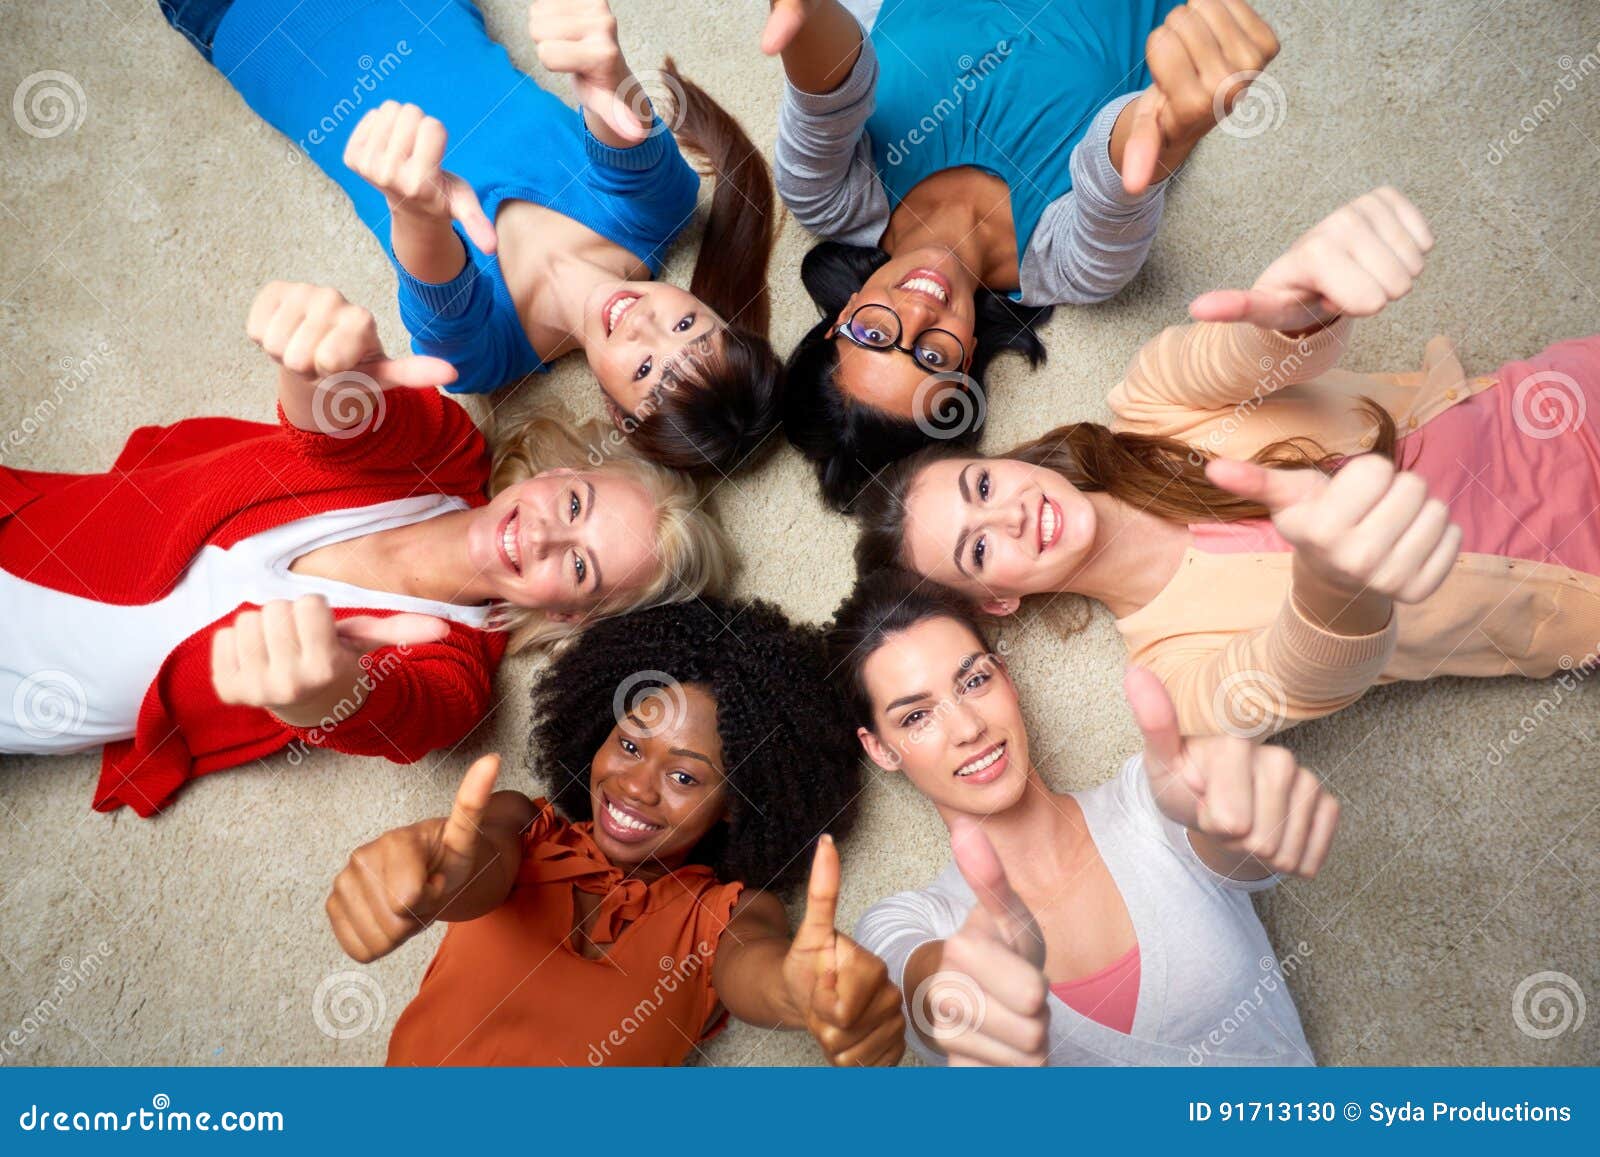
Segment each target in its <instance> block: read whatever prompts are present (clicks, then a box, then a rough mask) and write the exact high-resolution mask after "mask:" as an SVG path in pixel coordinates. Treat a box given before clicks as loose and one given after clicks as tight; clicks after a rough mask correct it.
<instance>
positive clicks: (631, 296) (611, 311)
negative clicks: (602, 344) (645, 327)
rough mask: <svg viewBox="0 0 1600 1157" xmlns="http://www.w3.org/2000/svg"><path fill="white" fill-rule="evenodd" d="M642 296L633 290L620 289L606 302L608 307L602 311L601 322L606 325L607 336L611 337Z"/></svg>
mask: <svg viewBox="0 0 1600 1157" xmlns="http://www.w3.org/2000/svg"><path fill="white" fill-rule="evenodd" d="M641 296H642V295H641V294H637V293H635V292H633V290H631V289H619V290H617V292H615V293H613V294H612V295H611V297H610V299H609V300H608V301H607V302H606V307H605V309H604V310H602V311H601V314H600V316H601V320H602V321H603V322H604V323H605V327H606V336H607V337H610V336H611V334H612V332H613V331H614V330H615V329H616V328H617V323H618V322H619V321H621V320H622V315H623V314H625V313H627V312H628V311H629V310H630V309H632V308H633V307H634V304H635V303H636V302H637V301H638V300H639V298H640V297H641Z"/></svg>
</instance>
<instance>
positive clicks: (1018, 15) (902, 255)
mask: <svg viewBox="0 0 1600 1157" xmlns="http://www.w3.org/2000/svg"><path fill="white" fill-rule="evenodd" d="M1152 29H1153V31H1152ZM762 48H763V50H764V51H766V52H768V53H775V52H781V54H782V57H783V65H784V72H785V74H786V76H787V85H786V87H785V92H784V99H783V104H782V107H781V111H780V113H779V120H778V147H777V163H776V169H777V180H778V191H779V193H780V195H781V196H782V197H783V199H784V202H785V203H786V204H787V205H788V206H789V208H790V209H791V210H792V211H793V212H794V214H795V216H796V217H798V218H799V219H800V221H801V223H802V224H804V225H805V226H806V227H807V228H808V229H810V230H811V231H812V232H813V233H816V234H818V235H819V236H820V237H822V238H824V239H825V240H823V241H822V242H821V243H819V244H818V245H817V246H816V247H815V248H813V249H812V250H811V252H810V253H808V254H807V255H806V258H805V262H804V264H803V265H802V267H801V278H802V280H803V281H804V283H805V286H806V290H807V291H808V292H809V293H810V294H811V297H812V299H813V300H814V301H815V302H816V303H817V306H818V308H819V310H820V311H821V313H822V320H821V321H819V322H818V323H817V325H816V326H814V327H813V328H812V329H811V331H810V332H809V333H807V334H806V336H805V337H804V338H803V339H802V340H801V342H800V344H799V346H798V347H797V348H796V350H795V351H794V353H793V354H792V355H791V357H790V359H789V363H788V373H789V385H788V387H787V389H786V393H785V400H784V410H785V412H784V429H785V432H786V433H787V434H788V436H789V440H790V441H791V442H793V443H794V445H795V446H796V447H797V448H798V449H799V450H800V451H801V452H802V453H804V454H805V455H806V456H807V457H808V458H810V459H811V460H812V462H813V463H814V464H815V466H816V470H817V476H818V479H819V481H820V482H821V485H822V490H823V494H824V497H825V498H826V499H827V501H828V502H829V503H830V504H831V505H832V506H834V507H836V508H838V509H849V508H850V506H851V504H852V503H853V502H854V500H855V498H856V497H857V495H858V494H859V493H860V491H861V488H862V486H863V485H864V484H865V483H866V481H867V479H868V478H869V477H870V476H871V475H872V474H874V473H876V472H877V471H878V470H880V469H881V468H882V467H884V466H885V465H887V464H888V463H890V462H892V461H894V460H895V459H897V458H901V457H904V456H905V455H906V454H909V453H910V452H912V451H913V450H915V449H918V448H919V447H920V446H922V445H924V444H926V442H927V441H928V440H929V439H930V438H935V439H938V440H953V441H956V442H958V443H961V444H972V443H973V442H975V441H976V439H977V436H978V433H979V430H980V429H981V427H982V425H983V419H984V410H985V399H984V397H983V393H982V386H983V379H984V371H985V369H986V368H987V366H988V363H989V360H990V359H991V358H993V357H994V356H995V355H996V354H999V353H1001V352H1003V351H1006V350H1013V351H1016V352H1018V353H1021V354H1023V355H1024V356H1026V357H1027V358H1028V360H1029V361H1030V362H1031V363H1032V364H1034V365H1037V364H1039V362H1041V361H1042V360H1043V359H1044V346H1043V345H1042V344H1041V342H1040V341H1039V338H1038V336H1037V334H1036V333H1035V327H1036V326H1037V325H1038V324H1039V323H1040V322H1042V321H1043V320H1044V319H1045V318H1046V317H1047V316H1048V315H1049V311H1050V307H1051V306H1053V305H1055V304H1057V303H1062V302H1067V303H1074V304H1080V303H1089V302H1098V301H1103V300H1105V299H1106V298H1109V297H1111V296H1112V295H1113V294H1115V293H1116V292H1117V291H1118V290H1119V289H1121V288H1122V287H1123V286H1124V285H1126V284H1127V283H1128V281H1129V280H1130V279H1131V278H1132V277H1133V275H1134V274H1135V273H1137V272H1138V270H1139V267H1140V266H1141V265H1142V264H1143V263H1144V259H1145V256H1146V254H1147V253H1148V252H1149V249H1150V244H1151V242H1152V240H1153V239H1154V236H1155V231H1156V227H1157V225H1158V224H1159V222H1160V219H1161V211H1162V203H1163V198H1164V191H1165V186H1166V179H1167V177H1168V176H1170V175H1171V173H1172V172H1173V171H1174V170H1175V169H1176V168H1177V167H1178V165H1179V164H1181V163H1182V162H1183V160H1184V158H1185V157H1187V156H1188V154H1189V152H1190V150H1192V149H1193V148H1194V146H1195V144H1196V143H1197V142H1198V141H1199V140H1200V138H1201V137H1203V136H1204V135H1205V134H1206V132H1208V131H1209V130H1210V129H1211V128H1212V127H1213V126H1214V125H1215V124H1216V123H1217V121H1218V120H1219V118H1221V117H1223V116H1225V115H1226V112H1227V110H1228V109H1229V108H1231V107H1232V105H1233V102H1234V101H1235V100H1236V99H1237V98H1238V96H1239V94H1240V93H1242V92H1243V91H1244V89H1245V88H1246V87H1248V85H1249V83H1250V80H1251V79H1252V78H1253V77H1254V76H1255V74H1256V73H1257V72H1259V70H1260V69H1261V68H1263V67H1264V66H1265V65H1266V64H1267V62H1268V61H1270V60H1271V59H1272V58H1273V56H1274V55H1276V53H1277V51H1278V42H1277V40H1276V38H1275V37H1274V36H1273V34H1272V31H1271V29H1269V28H1268V27H1267V25H1266V24H1265V23H1263V22H1262V20H1261V19H1260V18H1259V17H1258V16H1257V15H1256V14H1255V13H1254V12H1253V11H1251V9H1250V7H1249V6H1248V5H1247V4H1246V3H1245V2H1244V0H1195V2H1194V3H1191V4H1188V5H1184V6H1176V7H1175V6H1174V3H1173V0H1136V2H1134V3H1127V2H1124V0H1004V2H1002V0H920V2H919V3H916V4H910V3H890V4H885V5H882V8H881V10H880V4H879V0H774V2H773V12H772V16H771V17H770V19H769V21H768V24H767V30H766V34H765V36H764V38H763V41H762Z"/></svg>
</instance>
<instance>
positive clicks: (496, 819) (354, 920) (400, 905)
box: [326, 755, 530, 964]
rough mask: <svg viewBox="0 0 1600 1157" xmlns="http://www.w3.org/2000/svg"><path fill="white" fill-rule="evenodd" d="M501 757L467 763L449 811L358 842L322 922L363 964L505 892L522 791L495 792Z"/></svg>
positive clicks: (477, 910)
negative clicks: (444, 814) (325, 922)
mask: <svg viewBox="0 0 1600 1157" xmlns="http://www.w3.org/2000/svg"><path fill="white" fill-rule="evenodd" d="M499 771H500V757H499V756H498V755H486V756H484V757H483V758H482V759H479V760H478V761H477V762H475V763H474V764H473V765H472V766H471V767H470V768H468V769H467V774H466V775H465V776H464V777H463V778H462V780H461V786H460V788H459V789H458V790H457V791H456V798H455V803H454V804H453V805H452V807H451V809H450V814H449V815H448V816H446V817H444V818H442V819H429V820H423V821H422V822H421V823H416V824H411V825H410V826H408V827H403V828H395V829H394V830H393V831H389V832H385V833H384V834H383V835H381V836H379V837H378V838H377V839H375V840H373V841H372V842H371V843H370V844H365V845H363V846H362V847H360V848H357V849H356V850H355V852H353V853H352V854H351V856H350V862H349V863H348V864H347V865H346V866H345V868H344V870H343V871H341V872H340V873H339V875H338V876H337V877H336V878H335V879H334V881H333V891H332V893H331V894H330V895H329V896H328V902H327V906H326V907H327V913H328V922H329V924H331V925H332V927H333V935H334V938H335V939H337V940H338V941H339V946H340V947H341V948H343V949H344V950H345V952H346V953H347V954H348V955H349V956H350V957H351V958H353V959H355V960H357V961H360V962H361V963H362V964H368V963H370V962H372V961H374V960H376V959H378V958H379V957H380V956H387V955H388V954H389V953H390V952H393V951H394V950H395V949H396V948H398V947H399V946H400V945H402V944H404V943H405V942H406V941H407V940H409V939H411V937H413V936H415V935H416V934H417V933H418V932H421V931H422V930H423V929H424V928H426V927H427V926H428V925H429V924H432V923H433V922H434V921H435V920H438V919H440V918H441V917H443V918H447V919H452V920H470V919H473V918H475V917H477V916H481V915H484V914H485V913H487V912H490V911H492V910H493V909H495V908H497V907H499V906H500V904H502V903H504V902H505V898H506V897H507V896H508V895H510V892H511V886H512V883H513V881H514V880H515V878H516V872H517V868H518V866H519V865H520V863H521V855H520V848H521V839H520V833H521V831H522V829H523V827H524V826H525V825H526V824H527V821H528V819H529V812H530V805H529V803H528V800H527V797H525V796H522V795H520V794H518V793H516V792H501V793H499V794H498V795H497V794H495V790H494V785H495V777H496V776H497V775H498V774H499Z"/></svg>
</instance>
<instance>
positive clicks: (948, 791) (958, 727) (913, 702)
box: [857, 617, 1031, 815]
mask: <svg viewBox="0 0 1600 1157" xmlns="http://www.w3.org/2000/svg"><path fill="white" fill-rule="evenodd" d="M861 678H862V681H863V683H864V685H865V687H866V691H867V695H868V697H869V698H870V699H871V701H872V719H873V725H872V728H871V729H870V730H868V729H867V728H861V729H860V730H859V731H858V732H857V735H858V736H859V738H860V739H861V745H862V746H863V747H864V748H865V749H866V752H867V755H868V756H869V757H870V758H871V759H872V761H873V762H874V763H876V764H878V765H879V766H880V767H883V768H884V769H885V770H899V771H902V772H904V773H905V775H906V777H907V778H908V779H910V780H911V783H912V784H913V786H915V787H916V789H917V790H918V791H920V792H921V793H922V794H923V795H925V796H927V797H928V798H929V799H930V800H932V801H933V803H934V804H935V805H936V806H937V807H938V808H939V809H940V811H941V812H965V813H968V814H973V815H993V814H995V813H996V812H1001V811H1004V810H1005V809H1006V808H1009V807H1010V806H1011V805H1012V804H1014V803H1016V802H1017V801H1018V800H1019V799H1021V798H1022V792H1023V789H1024V787H1026V785H1027V781H1028V776H1029V774H1030V771H1029V768H1030V766H1031V765H1030V763H1029V760H1028V733H1027V729H1026V728H1025V727H1024V725H1023V722H1022V706H1021V704H1020V703H1019V702H1018V701H1017V690H1016V687H1015V685H1014V684H1013V683H1012V682H1011V677H1010V676H1009V675H1008V674H1007V673H1006V669H1005V667H1004V665H1003V664H1001V662H1000V661H999V660H998V659H997V658H996V657H994V656H993V655H990V654H989V653H988V649H987V648H986V647H985V646H984V644H983V641H982V640H981V639H979V638H978V637H977V636H976V635H974V634H973V633H972V631H971V630H970V629H969V628H968V627H967V626H965V625H964V624H962V623H960V622H957V621H956V620H955V619H950V618H944V617H939V618H932V619H924V620H922V621H921V622H919V623H916V624H915V625H913V626H911V627H908V628H906V629H905V630H903V631H900V632H898V633H896V634H893V635H890V636H889V637H888V639H887V640H886V641H885V642H884V643H883V644H882V645H881V646H879V647H878V649H877V650H876V651H874V652H873V653H872V655H871V656H869V657H868V659H867V661H866V662H865V663H864V664H863V665H862V668H861Z"/></svg>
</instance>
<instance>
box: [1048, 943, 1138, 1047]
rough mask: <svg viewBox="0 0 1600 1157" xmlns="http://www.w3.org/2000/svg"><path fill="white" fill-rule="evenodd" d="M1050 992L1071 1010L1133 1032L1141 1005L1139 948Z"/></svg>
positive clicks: (1056, 985) (1051, 988) (1065, 981)
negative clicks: (1135, 1011) (1135, 1018)
mask: <svg viewBox="0 0 1600 1157" xmlns="http://www.w3.org/2000/svg"><path fill="white" fill-rule="evenodd" d="M1050 991H1051V992H1053V993H1055V994H1056V997H1057V998H1058V999H1059V1000H1060V1001H1061V1002H1062V1003H1063V1004H1065V1005H1067V1006H1068V1007H1069V1008H1072V1009H1074V1010H1076V1011H1077V1012H1081V1013H1082V1014H1083V1015H1084V1016H1086V1017H1088V1018H1089V1019H1090V1020H1097V1021H1099V1022H1100V1023H1101V1024H1103V1025H1105V1026H1106V1027H1107V1028H1112V1029H1116V1030H1117V1031H1118V1032H1132V1031H1133V1013H1134V1010H1135V1009H1136V1008H1138V1006H1139V946H1138V945H1137V944H1135V945H1134V946H1133V947H1132V948H1130V949H1128V951H1127V952H1125V953H1123V955H1122V956H1121V957H1120V958H1118V959H1116V960H1113V961H1112V962H1111V963H1110V964H1108V965H1106V966H1105V967H1104V968H1102V969H1100V970H1099V971H1098V972H1091V973H1090V974H1089V975H1088V976H1080V977H1079V978H1078V979H1076V980H1063V981H1062V982H1061V983H1060V984H1052V985H1051V986H1050Z"/></svg>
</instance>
